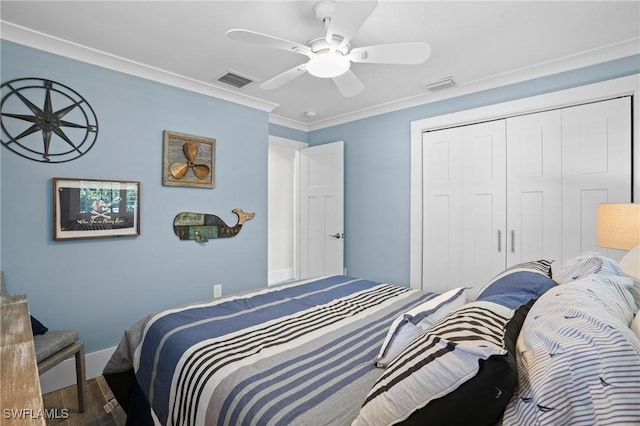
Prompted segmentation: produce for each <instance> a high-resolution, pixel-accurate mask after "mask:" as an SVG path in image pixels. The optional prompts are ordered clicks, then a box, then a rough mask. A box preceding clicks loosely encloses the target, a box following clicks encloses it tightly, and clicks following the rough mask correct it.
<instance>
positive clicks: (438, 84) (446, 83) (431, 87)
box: [424, 77, 456, 92]
mask: <svg viewBox="0 0 640 426" xmlns="http://www.w3.org/2000/svg"><path fill="white" fill-rule="evenodd" d="M455 85H456V82H455V81H453V78H451V77H447V78H443V79H442V80H438V81H434V82H433V83H429V84H425V86H424V88H425V89H427V90H428V91H430V92H435V91H436V90H441V89H446V88H447V87H453V86H455Z"/></svg>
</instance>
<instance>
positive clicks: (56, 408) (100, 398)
mask: <svg viewBox="0 0 640 426" xmlns="http://www.w3.org/2000/svg"><path fill="white" fill-rule="evenodd" d="M112 399H113V393H111V389H109V385H107V382H106V381H105V380H104V377H102V376H98V377H96V378H95V379H91V380H88V381H87V398H86V402H85V406H86V407H85V411H84V413H79V412H78V394H77V393H76V386H75V385H73V386H69V387H67V388H64V389H60V390H57V391H55V392H51V393H48V394H45V395H44V396H43V400H44V407H45V411H47V413H48V414H49V415H48V417H49V418H48V419H47V425H48V426H49V425H56V426H124V424H125V422H126V420H127V416H126V414H125V413H124V411H123V410H122V408H120V406H116V407H115V408H113V409H112V410H111V411H110V412H107V411H106V410H105V405H106V404H107V403H108V402H109V401H111V400H112ZM113 401H114V403H115V400H113Z"/></svg>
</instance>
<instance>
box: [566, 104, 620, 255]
mask: <svg viewBox="0 0 640 426" xmlns="http://www.w3.org/2000/svg"><path fill="white" fill-rule="evenodd" d="M631 161H632V160H631V98H630V97H624V98H618V99H612V100H608V101H602V102H595V103H591V104H586V105H580V106H576V107H571V108H565V109H563V110H562V163H563V165H562V170H563V177H564V178H563V185H562V187H563V188H562V189H563V227H562V241H563V244H562V258H563V261H564V260H567V259H570V258H571V257H573V256H575V255H577V254H580V253H582V252H585V251H597V252H600V253H603V254H605V255H606V256H610V257H613V258H619V253H617V252H618V251H615V252H614V251H611V250H606V249H604V248H602V247H598V246H596V243H595V235H596V218H597V214H596V213H597V210H598V204H599V203H629V202H631Z"/></svg>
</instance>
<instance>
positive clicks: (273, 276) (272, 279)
mask: <svg viewBox="0 0 640 426" xmlns="http://www.w3.org/2000/svg"><path fill="white" fill-rule="evenodd" d="M292 279H293V268H285V269H278V270H275V271H269V275H268V280H269V285H271V284H277V283H281V282H283V281H289V280H292Z"/></svg>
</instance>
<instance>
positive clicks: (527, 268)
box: [478, 259, 553, 295]
mask: <svg viewBox="0 0 640 426" xmlns="http://www.w3.org/2000/svg"><path fill="white" fill-rule="evenodd" d="M552 263H553V260H544V259H540V260H534V261H531V262H524V263H519V264H517V265H514V266H512V267H510V268H508V269H506V270H504V271H502V272H500V273H499V274H498V275H496V276H495V277H493V278H492V279H491V280H489V282H487V283H486V284H485V285H483V286H482V287H481V288H480V290H479V291H478V295H481V294H483V293H485V291H486V290H487V289H488V288H489V287H492V286H493V284H494V283H496V282H497V281H500V280H502V279H503V278H505V277H507V276H509V275H511V274H515V273H518V272H531V273H535V274H540V275H542V276H545V277H548V278H552V272H551V264H552Z"/></svg>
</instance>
